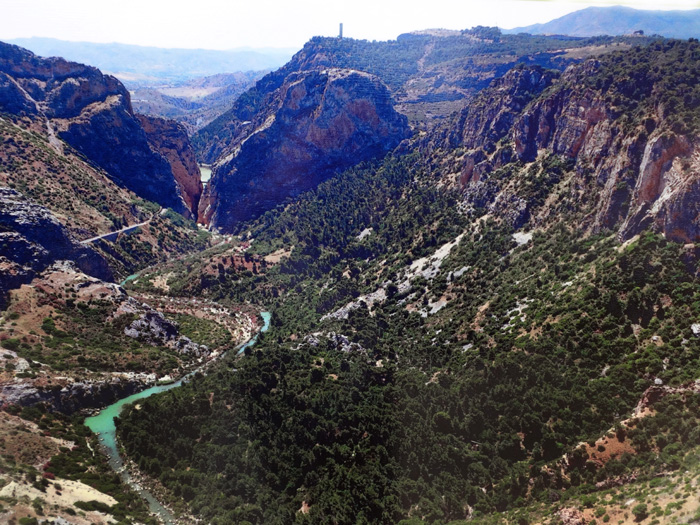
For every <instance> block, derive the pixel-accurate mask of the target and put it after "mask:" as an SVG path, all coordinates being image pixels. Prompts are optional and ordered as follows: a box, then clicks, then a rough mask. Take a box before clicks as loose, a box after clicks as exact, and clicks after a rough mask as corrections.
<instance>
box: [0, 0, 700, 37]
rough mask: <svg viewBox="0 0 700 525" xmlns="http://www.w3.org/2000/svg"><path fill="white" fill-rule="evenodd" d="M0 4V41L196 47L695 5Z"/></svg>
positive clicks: (651, 1)
mask: <svg viewBox="0 0 700 525" xmlns="http://www.w3.org/2000/svg"><path fill="white" fill-rule="evenodd" d="M485 4H486V3H485V2H483V1H482V0H461V1H455V0H421V1H417V0H354V1H352V2H337V1H332V0H297V1H283V0H254V1H250V0H245V1H241V0H231V1H222V0H196V1H195V2H192V1H190V2H186V3H185V2H180V1H178V0H168V1H166V0H121V1H120V2H105V1H103V0H59V1H57V0H0V13H2V16H1V17H0V40H5V39H12V38H26V37H32V36H36V37H48V38H57V39H61V40H71V41H82V42H103V43H110V42H119V43H124V44H135V45H142V46H155V47H166V48H167V47H170V48H200V49H234V48H241V47H250V48H296V49H298V48H301V47H302V46H303V44H304V43H305V42H306V41H308V40H309V38H311V37H312V36H315V35H322V36H335V35H337V34H338V24H339V23H340V22H342V23H343V25H344V35H345V36H347V37H352V38H360V39H368V40H391V39H395V38H396V37H397V36H398V35H399V34H401V33H406V32H410V31H415V30H421V29H432V28H444V29H455V30H457V29H465V28H470V27H473V26H476V25H485V26H499V27H502V28H512V27H520V26H526V25H530V24H534V23H541V22H548V21H550V20H553V19H555V18H559V17H561V16H563V15H565V14H567V13H570V12H573V11H576V10H579V9H583V8H585V7H589V6H593V5H595V6H605V5H626V6H629V7H635V8H638V9H664V10H669V9H695V8H698V7H700V4H699V3H698V0H667V1H660V0H635V1H633V2H632V1H618V2H610V1H607V0H579V1H577V0H568V1H559V0H539V1H536V0H491V2H489V3H488V6H487V5H485Z"/></svg>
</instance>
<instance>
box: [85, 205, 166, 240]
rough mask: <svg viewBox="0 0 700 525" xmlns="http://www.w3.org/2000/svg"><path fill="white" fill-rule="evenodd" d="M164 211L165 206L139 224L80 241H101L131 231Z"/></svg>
mask: <svg viewBox="0 0 700 525" xmlns="http://www.w3.org/2000/svg"><path fill="white" fill-rule="evenodd" d="M164 212H165V208H161V209H160V210H158V212H157V213H154V214H153V215H151V218H150V219H148V220H146V221H143V222H140V223H138V224H132V225H131V226H124V227H123V228H122V229H121V230H116V231H113V232H109V233H103V234H102V235H97V236H96V237H90V238H89V239H85V240H84V241H80V244H88V243H91V242H95V241H99V240H100V239H105V238H107V237H111V236H112V235H114V236H117V235H119V234H120V233H131V232H132V231H134V230H135V229H136V228H140V227H141V226H145V225H146V224H148V223H150V222H151V221H152V220H153V218H154V217H155V216H156V215H162V214H163V213H164Z"/></svg>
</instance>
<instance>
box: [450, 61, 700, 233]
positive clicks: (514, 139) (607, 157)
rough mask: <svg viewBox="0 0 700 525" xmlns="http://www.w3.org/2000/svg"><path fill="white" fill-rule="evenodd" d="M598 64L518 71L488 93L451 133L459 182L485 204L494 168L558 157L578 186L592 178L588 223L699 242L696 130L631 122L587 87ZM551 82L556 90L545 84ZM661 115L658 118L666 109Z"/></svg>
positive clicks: (493, 194)
mask: <svg viewBox="0 0 700 525" xmlns="http://www.w3.org/2000/svg"><path fill="white" fill-rule="evenodd" d="M599 66H600V64H599V63H598V62H597V61H595V60H590V61H588V62H586V63H583V64H581V65H577V66H573V67H571V68H570V69H568V70H567V71H566V72H565V73H564V74H563V75H562V76H561V77H560V78H559V79H557V78H556V77H552V76H549V77H548V74H547V73H543V72H538V71H535V72H530V73H528V72H527V71H528V70H527V69H526V70H513V71H511V72H509V73H508V74H507V75H506V76H504V77H503V78H502V79H501V80H499V81H498V82H495V83H494V84H493V86H491V87H490V88H489V89H487V90H486V91H484V92H483V93H482V94H481V96H480V97H478V98H477V100H476V101H475V102H474V104H473V105H472V106H470V107H468V108H466V109H465V110H464V111H463V112H462V115H461V117H460V120H459V123H458V127H457V132H455V133H453V134H452V135H451V136H450V143H451V145H453V146H461V147H463V148H465V150H466V152H465V155H464V157H463V168H462V172H461V175H460V178H459V182H460V183H461V184H462V186H463V187H464V188H466V189H467V190H468V191H470V192H471V188H472V186H474V187H475V191H476V195H477V197H478V198H479V199H481V201H483V200H484V198H483V197H484V195H483V194H484V190H483V188H481V186H483V185H484V184H485V181H484V180H483V179H484V178H485V177H486V178H487V176H488V174H489V173H491V172H493V171H494V170H495V169H498V168H500V167H502V166H504V165H506V164H508V163H510V162H513V161H521V162H523V163H529V162H533V161H534V160H535V159H537V158H538V157H539V156H541V155H543V154H555V155H559V156H560V157H562V158H564V159H570V160H571V161H573V166H574V171H575V173H576V177H577V178H578V179H577V180H575V181H574V184H573V185H572V186H574V187H579V188H582V187H585V186H586V184H587V179H588V180H590V178H592V179H593V180H594V181H595V190H594V191H595V196H594V198H595V202H594V210H593V214H592V215H591V216H590V217H588V218H587V219H586V220H585V221H584V222H583V223H582V224H581V225H580V226H581V227H582V228H585V229H588V230H590V231H599V230H601V229H612V230H617V231H618V232H619V236H620V238H621V239H628V238H630V237H633V236H634V235H636V234H637V233H639V232H641V231H642V230H644V229H647V228H653V229H655V230H657V231H660V232H663V233H664V234H665V235H666V236H667V237H668V238H670V239H673V240H677V241H682V242H696V241H698V240H700V204H699V202H700V200H699V197H700V177H698V173H700V170H699V169H698V168H699V167H700V161H698V159H696V157H695V155H694V153H695V149H696V148H695V141H696V137H688V136H678V135H676V134H674V133H672V132H671V131H668V128H665V127H663V126H660V125H658V122H657V121H654V122H648V123H647V125H646V126H645V127H644V128H642V127H636V128H634V127H633V128H630V127H629V126H627V127H625V126H624V125H623V124H622V123H620V121H619V120H618V117H619V116H620V115H619V113H618V111H617V110H616V108H615V107H613V106H612V105H611V104H610V102H607V101H606V99H605V98H604V96H603V95H602V94H601V93H600V92H598V91H596V90H595V89H593V88H590V87H585V82H584V79H585V78H586V77H588V76H591V75H595V74H596V72H597V70H598V68H599ZM549 85H552V86H554V88H553V89H551V90H547V91H544V90H545V89H546V88H547V87H548V86H549ZM655 114H656V115H657V117H658V118H659V119H662V118H663V117H662V115H663V111H662V108H657V111H656V112H655ZM505 185H507V181H505V182H502V183H492V184H490V185H489V184H487V186H488V187H489V188H490V190H489V192H488V195H486V197H487V199H486V200H488V202H481V201H479V203H478V205H479V206H486V205H487V204H488V205H490V204H491V203H493V202H495V201H496V200H498V196H499V192H500V191H501V190H502V189H503V188H505ZM480 188H481V189H480ZM492 208H493V205H490V207H489V209H490V210H491V209H492ZM493 211H496V212H497V210H495V209H494V210H493ZM520 222H522V221H520Z"/></svg>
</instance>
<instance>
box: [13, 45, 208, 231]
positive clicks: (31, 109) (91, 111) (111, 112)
mask: <svg viewBox="0 0 700 525" xmlns="http://www.w3.org/2000/svg"><path fill="white" fill-rule="evenodd" d="M0 75H1V77H0V111H2V112H4V113H9V114H11V115H15V116H17V117H21V116H25V117H26V116H28V117H30V118H31V119H38V120H40V121H42V122H43V124H44V125H45V126H46V128H47V129H48V133H49V134H50V135H51V136H54V137H57V138H60V139H62V140H63V141H65V142H66V143H68V144H69V145H70V146H71V147H72V148H75V150H77V151H78V152H80V153H81V154H83V155H84V156H85V157H87V158H88V159H89V160H90V161H91V162H92V163H94V164H95V165H97V166H99V167H100V168H102V169H104V170H105V171H106V172H107V173H108V174H109V175H110V177H111V178H112V179H113V180H114V181H115V182H117V183H119V184H122V185H124V186H126V187H127V188H129V189H130V190H132V191H134V192H135V193H136V194H138V195H140V196H142V197H144V198H146V199H149V200H152V201H155V202H158V203H160V204H161V205H163V206H168V207H171V208H173V209H174V210H175V211H177V212H179V213H181V214H183V215H186V216H190V217H192V216H193V209H190V208H188V207H187V205H186V199H185V195H184V194H183V192H182V189H185V190H189V187H186V188H185V187H179V186H178V184H177V183H176V180H175V176H174V174H173V167H172V166H171V164H170V163H169V160H168V159H167V158H166V157H165V156H163V155H162V154H161V153H160V152H159V151H158V150H157V149H155V148H153V147H151V145H150V143H149V140H148V136H147V133H146V132H145V131H144V129H143V127H142V125H141V123H140V122H139V120H138V119H137V118H136V115H135V114H134V112H133V110H132V107H131V101H130V97H129V92H128V91H127V90H126V88H125V87H124V86H123V85H122V84H121V83H120V82H119V81H118V80H117V79H116V78H114V77H111V76H109V75H104V74H102V73H101V72H100V71H99V70H98V69H96V68H94V67H90V66H85V65H82V64H76V63H73V62H68V61H66V60H63V59H61V58H40V57H37V56H36V55H34V54H33V53H31V52H29V51H27V50H25V49H22V48H20V47H17V46H12V45H8V44H4V43H0ZM55 144H56V146H57V147H62V146H61V143H60V141H55ZM125 153H127V154H125ZM190 175H191V176H194V173H191V174H190ZM189 200H190V202H192V201H193V200H196V199H192V198H190V199H189Z"/></svg>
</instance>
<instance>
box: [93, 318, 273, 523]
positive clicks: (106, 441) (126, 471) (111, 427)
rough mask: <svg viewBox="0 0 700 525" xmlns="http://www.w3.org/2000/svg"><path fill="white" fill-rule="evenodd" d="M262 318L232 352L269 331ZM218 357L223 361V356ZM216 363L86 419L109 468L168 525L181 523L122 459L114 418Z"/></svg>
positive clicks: (124, 400)
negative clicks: (140, 400)
mask: <svg viewBox="0 0 700 525" xmlns="http://www.w3.org/2000/svg"><path fill="white" fill-rule="evenodd" d="M261 316H262V318H263V326H262V327H261V329H260V331H259V332H258V333H257V334H255V335H254V336H253V337H252V338H250V340H248V341H247V342H246V343H244V344H242V345H240V346H239V347H237V348H236V349H235V350H233V351H236V352H237V353H238V354H241V353H243V352H244V351H245V349H246V348H248V347H250V346H252V345H254V344H255V342H256V341H257V339H258V336H259V334H260V333H262V332H266V331H267V330H268V328H269V327H270V318H271V314H270V313H269V312H262V313H261ZM222 355H225V354H222ZM218 358H220V356H219V357H218ZM218 358H217V359H218ZM215 360H216V359H215ZM213 361H214V360H210V361H209V362H207V363H205V364H203V365H202V366H201V367H198V368H197V369H195V370H194V371H193V372H190V373H189V374H187V375H186V376H184V377H182V378H181V379H179V380H178V381H175V382H174V383H169V384H167V385H156V386H153V387H151V388H148V389H146V390H143V391H142V392H138V393H136V394H134V395H131V396H129V397H126V398H124V399H121V400H119V401H117V402H116V403H113V404H112V405H110V406H108V407H106V408H104V409H103V410H101V411H100V413H99V414H97V415H95V416H92V417H88V418H86V419H85V425H86V426H87V427H88V428H90V430H92V431H93V433H95V434H96V435H97V436H98V439H99V443H100V447H101V451H102V452H104V453H105V454H106V455H107V457H108V460H109V465H110V467H112V469H113V470H114V471H115V472H117V473H118V474H119V475H120V477H121V478H122V480H123V481H124V482H125V483H127V484H128V485H129V486H130V487H132V488H133V489H134V490H135V491H136V492H137V493H138V494H139V495H140V496H141V497H142V498H144V499H145V500H146V502H147V503H148V506H149V509H150V510H151V512H153V513H154V514H155V515H157V516H158V517H159V519H161V521H162V522H163V523H165V524H166V525H168V524H173V525H176V524H177V523H178V522H177V520H176V518H175V517H174V516H173V515H172V513H171V512H170V510H169V509H168V508H167V507H166V506H165V505H163V504H162V503H161V502H160V501H158V500H157V499H156V497H155V496H154V495H153V494H152V493H151V492H149V491H148V490H147V489H146V488H144V487H143V486H142V484H140V483H139V482H138V480H137V477H139V478H143V476H142V475H141V473H140V472H138V470H136V471H133V470H132V469H130V468H129V466H128V464H127V463H125V461H124V459H123V458H122V457H121V455H120V453H119V449H118V445H117V439H116V425H115V421H114V419H115V418H116V417H118V416H119V413H120V412H121V410H122V408H123V407H124V406H125V405H127V404H130V403H133V402H134V401H138V400H139V399H145V398H147V397H150V396H152V395H154V394H158V393H162V392H166V391H168V390H172V389H173V388H177V387H179V386H180V385H182V384H183V382H185V381H187V380H188V379H189V378H190V377H192V376H193V375H194V374H195V373H197V372H204V371H206V369H207V368H208V367H209V366H210V365H211V364H212V362H213Z"/></svg>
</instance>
